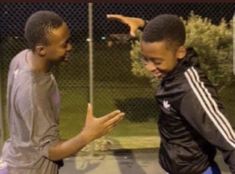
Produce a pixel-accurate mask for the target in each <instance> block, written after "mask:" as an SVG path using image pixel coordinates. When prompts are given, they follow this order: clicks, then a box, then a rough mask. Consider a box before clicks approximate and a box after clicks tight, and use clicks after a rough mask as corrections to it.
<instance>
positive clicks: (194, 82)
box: [156, 48, 235, 174]
mask: <svg viewBox="0 0 235 174" xmlns="http://www.w3.org/2000/svg"><path fill="white" fill-rule="evenodd" d="M231 97H232V96H231ZM156 99H157V102H158V104H159V107H160V115H159V120H158V125H159V132H160V136H161V145H160V155H159V159H160V164H161V166H162V167H163V168H164V169H165V170H166V171H167V172H169V173H170V174H201V173H202V172H203V171H205V170H206V168H207V167H208V166H209V165H210V164H211V163H212V162H213V159H214V157H215V154H216V148H218V149H219V150H220V151H221V152H222V153H223V157H224V160H225V162H226V163H227V164H228V165H229V167H230V170H231V172H232V174H235V133H234V131H233V128H232V127H231V125H230V123H229V122H228V120H227V119H226V117H225V116H224V112H223V110H224V109H223V106H222V104H221V103H220V102H219V100H218V98H217V93H216V90H215V88H214V87H213V86H212V85H211V83H210V82H209V80H208V79H207V77H206V76H205V74H203V72H202V71H201V70H200V68H199V64H198V60H197V54H196V52H195V51H194V50H193V49H192V48H189V49H188V50H187V55H186V56H185V58H184V59H182V61H180V62H179V63H178V65H177V66H176V68H175V69H174V70H173V71H172V72H171V73H169V74H168V75H167V76H165V77H164V78H163V80H162V81H161V84H160V86H159V89H158V90H157V95H156Z"/></svg>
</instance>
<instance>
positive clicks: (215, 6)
mask: <svg viewBox="0 0 235 174" xmlns="http://www.w3.org/2000/svg"><path fill="white" fill-rule="evenodd" d="M234 7H235V6H234V4H225V3H211V4H208V3H201V4H194V3H182V4H177V3H172V4H165V3H164V4H158V3H156V4H111V3H109V4H103V3H97V4H93V37H94V40H93V41H94V43H93V44H94V52H93V54H94V69H93V70H94V111H95V115H97V116H99V115H103V114H105V113H107V112H110V111H112V110H114V109H116V108H119V109H121V110H123V111H124V112H126V118H125V119H124V120H123V122H122V123H121V124H120V125H119V126H118V127H117V128H116V129H115V130H114V131H113V132H112V134H111V135H112V136H155V135H156V132H157V131H156V130H157V129H156V118H157V108H156V104H155V101H154V92H155V90H154V89H153V88H152V86H151V84H150V83H149V80H148V79H146V78H139V77H136V76H134V75H133V74H132V72H131V60H130V58H129V57H130V55H129V54H130V49H131V44H130V41H129V40H128V37H126V35H121V34H124V33H126V34H127V33H128V27H126V26H124V25H122V24H120V23H118V22H116V21H108V20H107V19H106V14H110V13H115V14H124V15H128V16H136V17H141V18H144V19H151V18H153V17H155V16H156V15H158V14H161V13H172V14H177V15H179V16H182V17H184V18H187V16H188V15H189V14H190V12H191V11H194V13H195V14H198V15H200V16H202V17H208V18H210V19H211V20H212V22H213V23H218V22H219V21H220V20H221V18H225V19H226V20H227V21H228V20H230V19H232V16H233V12H234ZM38 10H52V11H55V12H56V13H58V14H59V15H61V16H62V17H63V18H64V19H65V21H66V22H67V23H68V25H69V27H70V29H71V34H72V44H73V48H74V49H73V53H72V55H71V59H70V62H69V63H67V64H62V65H61V66H59V67H56V68H54V70H53V71H54V73H55V76H56V78H57V81H58V84H59V88H60V91H61V96H62V97H61V98H62V107H61V121H60V123H61V127H60V128H61V135H62V137H64V138H68V137H71V136H73V135H75V134H76V133H78V132H79V130H80V129H81V128H82V126H83V123H84V118H85V115H86V108H87V102H88V96H89V73H88V72H89V71H88V66H89V65H88V56H89V52H88V42H87V38H88V4H86V3H14V4H13V3H2V4H1V5H0V11H1V13H0V15H1V17H0V20H1V21H0V24H1V27H0V34H1V43H0V46H1V62H0V63H1V67H0V70H1V72H0V73H1V79H0V80H1V93H2V98H1V101H2V106H0V107H1V108H2V110H3V111H2V112H3V115H4V118H6V114H5V113H6V109H5V106H6V100H5V95H6V78H7V70H8V65H9V62H10V60H11V59H12V57H13V56H14V55H16V54H17V53H18V52H19V51H20V50H22V49H24V48H26V44H25V40H24V38H23V28H24V24H25V22H26V20H27V18H28V17H29V16H30V15H31V14H32V13H33V12H35V11H38ZM115 34H119V35H115ZM110 39H111V40H112V42H109V40H110ZM4 122H5V124H4V125H6V119H4ZM5 129H7V128H6V126H5ZM6 132H7V131H5V135H4V137H5V138H6V137H7V133H6Z"/></svg>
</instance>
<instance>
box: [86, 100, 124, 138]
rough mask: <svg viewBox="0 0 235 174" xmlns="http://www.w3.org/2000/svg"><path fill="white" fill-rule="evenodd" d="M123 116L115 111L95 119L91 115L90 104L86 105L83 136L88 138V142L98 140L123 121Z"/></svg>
mask: <svg viewBox="0 0 235 174" xmlns="http://www.w3.org/2000/svg"><path fill="white" fill-rule="evenodd" d="M123 116H124V113H123V112H120V111H119V110H116V111H113V112H110V113H108V114H106V115H104V116H102V117H99V118H96V117H94V115H93V111H92V106H91V104H88V108H87V116H86V122H85V126H84V128H83V134H85V135H86V136H87V137H89V139H90V141H92V140H94V139H97V138H100V137H102V136H103V135H105V134H107V133H109V132H110V131H111V130H112V129H113V128H114V127H115V126H116V125H117V124H118V123H119V122H120V121H121V120H122V119H123Z"/></svg>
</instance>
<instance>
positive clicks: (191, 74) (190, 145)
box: [107, 14, 235, 174]
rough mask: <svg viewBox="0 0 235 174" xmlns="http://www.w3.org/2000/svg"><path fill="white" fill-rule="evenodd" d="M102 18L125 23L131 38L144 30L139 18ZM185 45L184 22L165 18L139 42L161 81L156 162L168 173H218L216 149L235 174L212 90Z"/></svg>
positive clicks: (232, 148) (230, 142)
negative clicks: (138, 30)
mask: <svg viewBox="0 0 235 174" xmlns="http://www.w3.org/2000/svg"><path fill="white" fill-rule="evenodd" d="M107 17H108V18H110V19H117V20H119V21H121V22H122V23H124V24H127V25H129V27H130V33H131V35H133V36H134V34H135V30H136V29H137V28H139V27H144V26H145V22H144V20H142V19H140V18H133V17H126V16H122V15H108V16H107ZM184 43H185V27H184V24H183V23H182V21H181V20H180V19H179V18H178V17H177V16H174V15H167V14H165V15H159V16H157V17H155V18H154V19H152V20H151V21H150V22H148V23H147V25H146V26H145V27H144V30H143V34H142V38H141V53H142V57H141V60H142V62H143V64H144V65H145V68H146V69H147V70H148V71H150V72H151V73H153V75H154V76H156V77H157V78H160V79H161V83H160V85H159V87H158V89H157V93H156V100H157V103H158V105H159V106H160V115H159V120H158V126H159V132H160V136H161V144H160V155H159V158H160V164H161V166H162V167H163V169H164V170H166V171H167V172H168V173H170V174H220V170H219V168H218V166H217V164H216V163H215V162H214V157H215V155H216V148H217V149H219V150H220V151H221V152H222V154H223V157H224V161H225V162H226V163H227V164H228V166H229V168H230V170H231V173H232V174H235V133H234V131H233V128H232V126H231V125H230V123H229V122H228V120H227V118H226V117H225V115H224V108H223V106H222V104H221V102H220V101H219V100H218V98H217V92H216V89H215V88H214V87H213V86H212V84H211V82H210V81H209V80H208V79H207V77H206V76H205V74H204V73H203V72H202V71H201V69H200V66H199V62H198V56H197V53H196V52H195V51H194V50H193V48H185V46H184Z"/></svg>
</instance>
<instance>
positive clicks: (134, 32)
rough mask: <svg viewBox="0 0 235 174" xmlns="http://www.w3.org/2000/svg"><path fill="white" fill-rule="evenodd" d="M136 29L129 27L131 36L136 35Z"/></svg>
mask: <svg viewBox="0 0 235 174" xmlns="http://www.w3.org/2000/svg"><path fill="white" fill-rule="evenodd" d="M136 31H137V28H136V27H131V28H130V34H131V36H132V37H136Z"/></svg>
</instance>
